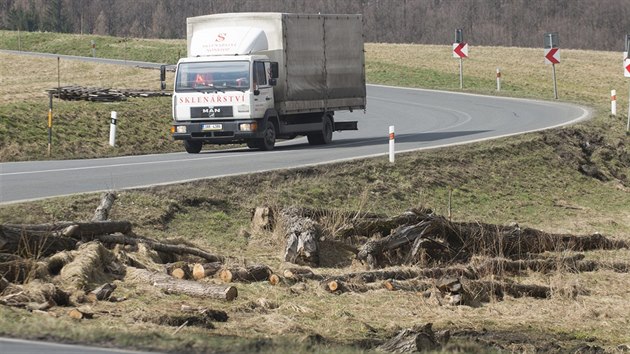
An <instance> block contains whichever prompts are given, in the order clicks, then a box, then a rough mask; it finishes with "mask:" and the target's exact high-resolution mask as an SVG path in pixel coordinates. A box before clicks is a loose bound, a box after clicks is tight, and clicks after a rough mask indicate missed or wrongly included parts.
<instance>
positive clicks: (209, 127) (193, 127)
mask: <svg viewBox="0 0 630 354" xmlns="http://www.w3.org/2000/svg"><path fill="white" fill-rule="evenodd" d="M172 125H173V127H172V130H171V132H172V136H173V139H174V140H193V141H203V142H206V143H211V144H232V143H242V142H245V141H247V140H251V139H256V138H262V137H263V132H259V131H258V130H259V128H260V125H261V124H260V122H259V121H256V120H251V119H250V120H235V121H209V122H173V123H172ZM252 128H253V129H254V130H252Z"/></svg>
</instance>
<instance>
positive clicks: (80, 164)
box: [0, 85, 590, 204]
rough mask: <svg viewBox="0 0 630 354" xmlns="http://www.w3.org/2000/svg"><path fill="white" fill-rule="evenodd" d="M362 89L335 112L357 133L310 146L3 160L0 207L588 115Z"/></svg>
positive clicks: (490, 135)
mask: <svg viewBox="0 0 630 354" xmlns="http://www.w3.org/2000/svg"><path fill="white" fill-rule="evenodd" d="M367 92H368V109H367V112H365V113H364V112H357V111H355V112H353V113H350V112H339V113H337V114H336V116H335V117H336V118H335V119H336V120H358V121H359V130H358V131H345V132H336V133H335V134H334V136H333V139H334V140H333V143H332V144H330V145H325V146H310V145H308V143H307V141H306V139H305V138H298V139H295V140H290V141H286V142H279V143H278V145H277V148H276V149H275V150H273V151H269V152H263V151H254V150H249V149H247V148H242V149H233V150H229V151H211V150H208V151H202V152H201V153H200V154H196V155H194V154H187V153H185V152H182V153H170V154H161V155H144V156H128V157H117V158H104V159H88V160H62V161H60V160H56V161H32V162H5V163H0V204H6V203H13V202H19V201H26V200H34V199H41V198H48V197H53V196H61V195H70V194H76V193H86V192H97V191H104V190H120V189H128V188H137V187H144V186H151V185H160V184H170V183H178V182H183V181H189V180H195V179H203V178H215V177H221V176H229V175H236V174H244V173H251V172H259V171H268V170H274V169H285V168H292V167H299V166H306V165H316V164H325V163H330V162H333V161H343V160H351V159H357V158H363V157H368V156H379V155H386V154H387V151H388V144H389V140H388V127H389V126H390V125H394V126H395V129H396V140H395V141H396V150H397V152H403V151H411V150H421V149H430V148H438V147H444V146H450V145H456V144H466V143H472V142H478V141H482V140H488V139H495V138H498V137H503V136H509V135H515V134H522V133H524V132H531V131H537V130H542V129H548V128H552V127H557V126H561V125H566V124H571V123H574V122H576V121H579V120H582V119H585V118H588V116H589V115H590V112H589V111H588V109H586V108H583V107H580V106H576V105H571V104H566V103H560V102H547V101H535V100H524V99H513V98H501V97H491V96H480V95H471V94H461V93H452V92H442V91H432V90H419V89H405V88H396V87H385V86H375V85H368V90H367ZM124 120H125V117H120V116H119V117H118V131H117V134H118V135H119V136H120V134H125V133H126V132H125V123H124ZM130 133H132V132H130ZM103 139H104V140H105V141H107V140H108V139H109V138H108V136H103ZM182 150H183V148H182ZM384 158H387V157H384Z"/></svg>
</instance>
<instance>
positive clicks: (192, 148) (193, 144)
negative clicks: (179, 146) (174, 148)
mask: <svg viewBox="0 0 630 354" xmlns="http://www.w3.org/2000/svg"><path fill="white" fill-rule="evenodd" d="M202 146H203V143H202V142H201V141H194V140H184V148H186V152H187V153H189V154H198V153H199V152H200V151H201V147H202Z"/></svg>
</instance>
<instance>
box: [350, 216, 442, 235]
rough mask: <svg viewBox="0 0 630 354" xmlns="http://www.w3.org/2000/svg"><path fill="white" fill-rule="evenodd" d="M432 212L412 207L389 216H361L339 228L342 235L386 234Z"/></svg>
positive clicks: (413, 222) (417, 220)
mask: <svg viewBox="0 0 630 354" xmlns="http://www.w3.org/2000/svg"><path fill="white" fill-rule="evenodd" d="M432 213H433V212H432V211H431V210H429V209H412V210H409V211H406V212H404V213H402V214H400V215H397V216H394V217H390V218H384V217H379V218H361V219H352V220H350V225H348V226H345V227H343V228H342V229H341V230H339V232H338V233H339V235H340V236H342V237H348V236H355V235H359V236H366V237H372V236H374V235H381V236H388V235H389V234H390V233H391V231H392V230H394V229H397V228H398V227H400V226H402V225H410V224H416V223H418V222H420V221H421V220H423V219H425V218H426V217H427V216H428V215H430V214H432Z"/></svg>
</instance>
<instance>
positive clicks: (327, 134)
mask: <svg viewBox="0 0 630 354" xmlns="http://www.w3.org/2000/svg"><path fill="white" fill-rule="evenodd" d="M332 135H333V122H332V119H331V118H330V116H329V115H326V116H325V117H324V125H323V127H322V131H321V132H317V133H310V134H308V135H306V137H307V138H308V143H309V144H311V145H324V144H330V143H331V142H332Z"/></svg>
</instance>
